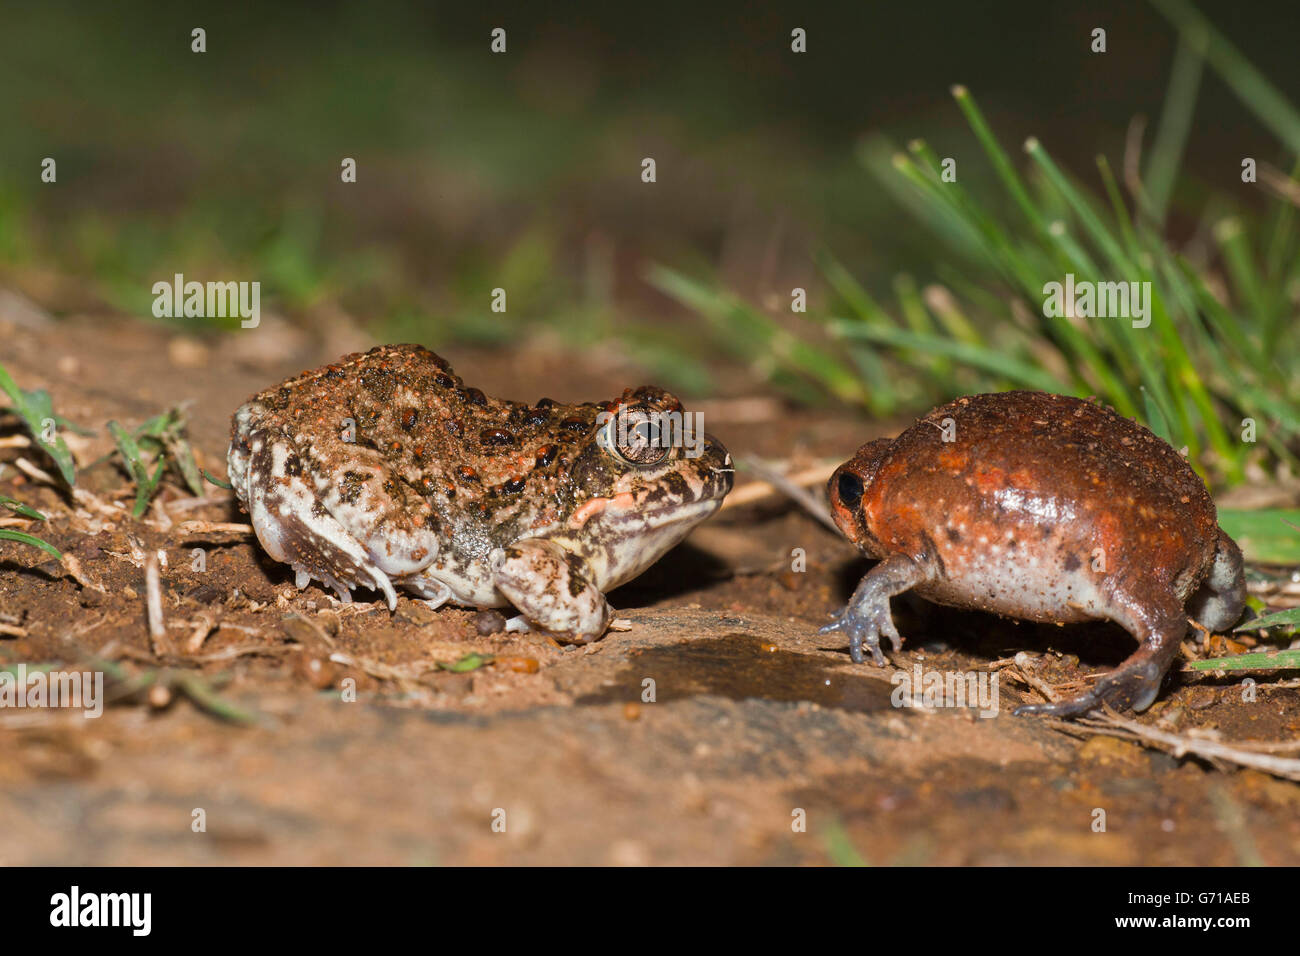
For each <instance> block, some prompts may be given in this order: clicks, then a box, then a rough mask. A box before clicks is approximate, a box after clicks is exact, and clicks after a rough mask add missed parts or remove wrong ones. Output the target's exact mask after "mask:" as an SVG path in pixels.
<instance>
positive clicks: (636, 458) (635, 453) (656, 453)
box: [601, 408, 672, 468]
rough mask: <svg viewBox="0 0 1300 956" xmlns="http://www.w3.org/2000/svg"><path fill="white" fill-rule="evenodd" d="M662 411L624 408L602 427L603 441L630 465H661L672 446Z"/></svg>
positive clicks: (607, 447) (603, 443) (602, 442)
mask: <svg viewBox="0 0 1300 956" xmlns="http://www.w3.org/2000/svg"><path fill="white" fill-rule="evenodd" d="M669 437H670V436H669V435H668V433H667V430H666V429H665V428H664V427H663V422H662V421H661V420H660V417H659V416H658V415H655V414H652V413H651V412H649V411H646V410H644V409H635V408H634V409H623V410H621V411H620V412H619V413H618V414H616V415H614V416H612V417H611V418H610V420H609V422H608V423H607V424H606V425H605V427H604V428H603V429H602V430H601V444H602V445H603V446H604V447H605V448H606V449H608V450H609V451H612V452H613V453H614V454H615V455H617V456H618V457H619V458H621V459H622V460H623V461H625V462H626V463H627V464H629V465H636V466H637V467H641V468H644V467H648V466H650V465H657V464H659V463H660V462H662V461H663V460H664V459H665V458H667V457H668V454H669V452H670V451H671V450H672V448H671V445H670V443H669Z"/></svg>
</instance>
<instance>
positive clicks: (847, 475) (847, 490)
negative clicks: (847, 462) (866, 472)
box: [835, 471, 862, 508]
mask: <svg viewBox="0 0 1300 956" xmlns="http://www.w3.org/2000/svg"><path fill="white" fill-rule="evenodd" d="M835 490H836V492H838V494H839V499H840V501H841V502H842V503H843V504H844V506H845V507H846V508H856V507H857V506H858V502H859V501H861V500H862V479H861V478H859V477H858V476H857V475H855V474H853V472H851V471H841V472H840V475H839V479H838V481H837V482H836V487H835Z"/></svg>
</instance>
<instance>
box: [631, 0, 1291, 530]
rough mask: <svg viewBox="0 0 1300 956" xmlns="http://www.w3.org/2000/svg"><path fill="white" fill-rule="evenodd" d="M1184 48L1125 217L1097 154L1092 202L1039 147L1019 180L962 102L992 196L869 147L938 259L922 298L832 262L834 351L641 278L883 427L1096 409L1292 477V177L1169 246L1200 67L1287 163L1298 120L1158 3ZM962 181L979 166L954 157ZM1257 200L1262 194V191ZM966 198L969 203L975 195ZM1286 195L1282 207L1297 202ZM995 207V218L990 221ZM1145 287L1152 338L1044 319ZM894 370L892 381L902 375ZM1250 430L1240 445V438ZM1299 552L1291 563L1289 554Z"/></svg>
mask: <svg viewBox="0 0 1300 956" xmlns="http://www.w3.org/2000/svg"><path fill="white" fill-rule="evenodd" d="M1156 5H1157V6H1158V7H1160V8H1161V9H1162V10H1163V11H1164V12H1166V13H1167V14H1168V16H1169V17H1170V19H1171V21H1172V22H1173V23H1174V24H1175V25H1176V27H1177V29H1178V31H1179V37H1180V40H1179V44H1180V45H1179V48H1178V53H1177V55H1176V57H1175V61H1174V67H1173V78H1172V80H1171V82H1170V85H1169V94H1168V97H1167V99H1166V102H1165V106H1164V111H1163V113H1162V116H1161V121H1160V124H1159V127H1158V132H1157V135H1156V137H1155V141H1154V144H1153V146H1152V148H1151V151H1150V153H1149V155H1148V157H1147V162H1146V166H1145V168H1144V169H1143V170H1141V172H1139V171H1137V169H1136V168H1135V167H1133V166H1130V167H1129V172H1128V175H1126V177H1125V178H1126V185H1127V187H1128V192H1129V198H1128V199H1126V198H1125V196H1124V195H1123V192H1122V191H1121V188H1120V185H1119V183H1118V182H1117V178H1116V175H1115V173H1114V172H1113V171H1112V165H1111V163H1110V162H1109V161H1108V160H1107V158H1106V156H1105V155H1104V154H1103V155H1099V156H1097V158H1096V173H1095V177H1096V178H1095V182H1096V183H1097V184H1098V185H1099V187H1100V189H1099V192H1100V194H1101V195H1100V198H1099V197H1098V196H1097V195H1095V194H1094V192H1093V191H1092V190H1090V189H1089V188H1087V187H1086V186H1085V185H1084V184H1083V182H1082V181H1081V180H1080V179H1078V178H1076V177H1075V176H1074V175H1072V174H1071V173H1069V172H1068V171H1067V170H1066V169H1065V168H1064V167H1063V166H1062V165H1061V164H1060V163H1059V162H1058V161H1057V160H1056V159H1054V158H1053V157H1052V156H1051V155H1050V154H1049V153H1048V151H1047V150H1046V149H1045V148H1044V146H1043V145H1042V143H1041V142H1040V141H1039V140H1038V139H1037V138H1035V137H1030V138H1029V139H1027V140H1026V141H1025V144H1024V149H1025V152H1026V153H1027V154H1028V169H1024V170H1022V168H1021V164H1018V163H1016V162H1014V161H1013V160H1012V159H1011V157H1010V156H1009V155H1008V153H1007V151H1006V150H1005V149H1004V148H1003V146H1002V145H1001V143H1000V142H999V139H998V137H997V136H996V135H995V134H994V132H993V130H992V127H991V124H990V123H989V122H988V121H987V119H986V118H985V116H984V114H983V112H982V111H981V110H980V109H979V107H978V106H977V105H976V103H975V100H974V98H973V97H972V96H971V94H970V93H969V91H968V90H966V88H964V87H960V86H958V87H954V88H953V91H952V92H953V95H954V97H955V98H956V100H957V103H958V105H959V107H960V109H961V111H962V113H963V114H964V116H965V119H966V121H967V123H968V125H969V127H970V130H971V134H972V136H973V138H974V139H975V141H976V142H977V144H978V147H979V149H980V151H982V152H983V154H984V156H985V158H986V160H987V162H988V165H989V167H990V168H991V169H992V171H993V172H994V174H995V178H996V180H997V182H998V183H999V185H1000V187H1001V192H1002V193H1003V195H1002V196H1001V197H999V196H997V195H996V192H995V191H994V190H993V189H991V188H986V187H985V186H984V185H983V184H982V183H983V181H982V180H980V179H979V178H978V176H976V177H974V181H975V183H976V187H968V186H967V185H966V183H967V182H968V181H969V179H968V177H967V176H965V174H964V173H963V175H961V176H958V177H956V178H955V179H954V178H945V176H944V175H943V165H942V160H941V158H940V154H938V153H937V152H936V151H935V150H934V149H933V148H931V147H930V146H929V145H928V144H927V143H926V142H924V141H922V140H913V141H912V142H911V143H910V145H909V147H908V149H907V151H906V152H901V151H899V150H897V149H896V148H895V147H894V146H893V145H892V144H891V143H890V141H889V140H888V139H887V138H886V137H884V136H882V135H873V136H870V137H868V138H866V139H865V140H864V142H863V144H862V147H861V149H860V151H859V156H860V158H861V160H862V162H863V164H864V166H865V167H866V169H867V170H868V171H869V172H870V173H871V174H872V175H873V176H874V177H875V179H876V181H877V182H878V183H879V185H880V186H881V187H883V188H884V189H885V190H888V191H889V192H890V193H891V194H893V195H894V196H895V198H896V199H897V200H898V201H899V202H900V203H901V204H902V205H903V206H904V207H905V208H906V209H907V210H908V211H909V212H910V213H911V214H912V216H914V217H915V218H916V219H917V220H918V221H920V222H923V223H924V224H925V225H926V227H927V229H928V230H929V231H930V233H931V235H932V236H934V237H935V238H936V239H937V240H938V242H937V244H936V245H935V247H934V251H933V253H932V259H933V266H932V267H931V268H932V269H933V275H934V278H933V280H932V281H929V282H927V283H926V284H924V285H922V284H921V283H919V282H918V281H917V280H916V279H914V278H913V277H912V276H911V275H910V274H907V273H903V274H900V275H898V276H897V277H896V278H895V280H894V282H893V289H892V292H893V300H892V302H888V303H886V300H884V299H883V298H880V297H878V296H877V295H876V294H875V293H874V292H872V291H869V289H868V287H867V286H866V285H865V284H863V283H861V282H859V281H858V279H857V278H855V277H854V275H853V274H852V272H851V271H850V269H849V268H848V267H847V266H846V265H845V264H844V263H843V262H842V261H841V260H840V259H838V258H836V257H835V256H833V255H831V254H830V253H828V252H823V253H821V254H820V255H819V257H818V258H819V264H820V267H821V270H822V272H823V274H824V276H825V278H826V280H827V282H828V283H829V285H830V286H831V288H832V289H833V290H834V302H833V304H832V305H831V306H830V308H827V309H824V310H822V311H821V312H820V314H819V315H818V316H817V318H819V319H820V320H821V321H823V322H825V324H826V326H827V331H828V332H829V334H830V336H831V337H833V338H836V339H839V340H840V341H839V343H838V344H819V343H817V341H816V340H815V339H813V338H812V336H805V337H800V338H796V337H795V336H794V335H793V334H792V333H791V332H790V331H789V330H788V329H787V327H786V325H785V323H783V322H782V321H781V320H779V319H777V318H775V317H774V316H772V315H770V314H768V313H766V312H764V311H763V310H762V309H760V308H757V307H755V306H752V305H750V304H748V303H747V302H745V301H744V300H743V299H742V298H740V297H738V296H737V295H735V294H734V293H732V292H731V291H728V290H724V289H720V288H718V287H717V285H716V284H714V283H709V282H701V281H699V280H696V279H692V278H689V277H687V276H685V275H683V274H681V273H679V272H676V271H674V270H668V269H662V268H661V269H658V270H656V271H655V272H654V273H653V274H652V278H653V281H655V282H656V283H657V284H658V285H659V287H660V288H661V289H663V290H664V291H666V292H667V293H669V294H670V295H673V296H674V297H675V298H677V299H678V300H679V301H681V302H682V303H684V304H686V305H688V306H690V307H692V308H694V309H696V310H697V311H699V312H700V313H701V314H702V315H704V316H705V317H706V318H708V319H709V320H710V323H711V324H712V326H713V327H714V328H715V329H716V330H717V331H718V338H719V340H720V341H722V342H726V343H732V344H733V346H734V347H735V348H736V350H737V351H738V353H739V354H741V355H742V356H743V357H745V358H746V359H748V360H749V361H750V362H751V363H752V364H754V365H755V367H760V368H762V369H764V370H765V371H766V372H767V373H768V376H769V379H770V380H771V381H772V382H773V383H774V384H777V385H780V386H783V387H786V388H787V389H788V390H792V389H790V384H791V383H790V381H789V380H790V379H795V380H796V381H797V382H798V383H799V386H800V390H797V391H796V390H792V391H794V393H795V394H800V395H801V394H802V393H803V392H806V391H807V389H808V388H809V387H810V386H816V387H819V388H820V389H823V390H824V391H825V392H826V393H829V394H830V395H833V396H835V397H836V398H839V399H842V400H846V401H852V402H857V403H859V404H861V405H863V406H864V407H866V408H867V409H869V410H870V411H872V412H873V413H875V414H878V415H890V414H894V413H895V412H896V411H897V410H899V409H901V408H903V407H912V406H915V405H918V404H921V403H927V404H928V403H933V402H937V401H939V400H941V399H947V398H952V397H955V396H957V395H961V394H965V393H970V392H975V391H997V390H1002V389H1007V388H1034V389H1043V390H1048V391H1055V392H1063V393H1068V394H1074V395H1078V396H1081V397H1085V396H1090V395H1096V396H1100V397H1101V398H1102V399H1104V400H1105V401H1106V402H1107V403H1109V404H1110V405H1112V406H1113V407H1114V408H1115V409H1116V410H1117V411H1118V412H1120V413H1121V414H1123V415H1126V416H1129V417H1137V418H1141V419H1143V420H1144V421H1145V422H1146V424H1147V425H1148V426H1150V427H1151V428H1152V430H1153V431H1155V432H1156V433H1157V434H1159V435H1161V436H1162V437H1164V438H1166V439H1167V440H1168V441H1170V442H1171V443H1172V444H1173V445H1174V446H1175V447H1185V448H1186V449H1187V453H1188V455H1189V457H1190V459H1191V460H1192V461H1193V462H1194V463H1195V464H1196V465H1197V467H1198V468H1201V469H1202V470H1205V471H1208V472H1210V473H1212V474H1214V475H1215V476H1216V477H1220V478H1222V479H1224V480H1225V481H1227V482H1229V483H1233V482H1238V481H1240V480H1242V479H1243V478H1244V477H1245V474H1246V470H1247V466H1248V465H1250V464H1252V463H1254V464H1256V465H1258V464H1281V465H1283V466H1285V467H1287V468H1289V469H1294V468H1295V467H1296V465H1297V453H1298V452H1300V377H1298V376H1297V375H1296V370H1297V368H1300V339H1297V337H1296V336H1295V335H1294V317H1295V314H1296V310H1297V305H1298V303H1300V234H1298V232H1300V231H1298V230H1297V228H1296V196H1297V194H1300V188H1298V186H1297V183H1296V180H1295V178H1294V176H1292V177H1287V176H1286V175H1285V174H1283V173H1281V172H1279V171H1277V169H1276V167H1272V166H1270V165H1269V163H1268V159H1273V158H1274V157H1275V156H1276V153H1277V148H1276V147H1274V148H1273V149H1272V150H1270V152H1269V154H1268V156H1267V158H1265V157H1262V156H1261V157H1259V160H1258V162H1259V168H1260V171H1261V172H1260V179H1261V183H1260V184H1259V185H1251V186H1244V185H1243V189H1254V190H1263V191H1264V194H1265V195H1269V196H1271V197H1273V198H1272V201H1271V203H1270V204H1269V206H1268V208H1267V209H1266V210H1265V211H1264V212H1263V213H1258V212H1256V211H1255V210H1253V209H1252V208H1250V207H1249V206H1248V205H1247V204H1246V203H1243V202H1239V201H1238V200H1237V199H1236V196H1235V195H1234V192H1233V189H1232V188H1231V187H1230V185H1229V184H1230V183H1231V182H1232V181H1234V180H1235V181H1237V182H1238V183H1239V182H1240V161H1238V162H1237V163H1235V164H1234V165H1233V166H1232V167H1230V168H1229V171H1228V172H1227V173H1226V174H1225V175H1223V176H1222V178H1221V186H1220V187H1219V190H1218V192H1216V193H1215V194H1214V195H1213V196H1211V197H1210V198H1209V199H1208V200H1207V201H1205V202H1204V204H1203V207H1202V209H1201V210H1200V216H1201V219H1200V221H1199V223H1198V224H1197V227H1196V228H1195V230H1194V231H1193V233H1192V239H1193V241H1189V242H1174V241H1171V240H1170V239H1169V237H1168V231H1169V229H1168V225H1169V224H1168V219H1169V216H1170V208H1171V197H1172V202H1173V204H1175V205H1176V204H1177V202H1178V195H1179V194H1178V189H1177V186H1178V177H1179V170H1180V164H1181V158H1182V155H1183V153H1184V149H1185V145H1186V139H1187V136H1188V133H1189V129H1190V125H1191V116H1192V114H1193V110H1194V102H1195V99H1196V96H1197V90H1198V87H1199V77H1200V73H1201V64H1202V62H1208V63H1209V64H1210V66H1211V67H1212V68H1213V69H1214V70H1215V71H1217V72H1219V73H1221V74H1222V75H1223V77H1224V80H1225V82H1226V83H1227V84H1228V85H1229V86H1230V88H1231V89H1233V90H1234V91H1235V92H1236V93H1237V94H1238V95H1239V96H1241V97H1242V98H1243V100H1244V101H1245V102H1246V104H1247V105H1248V106H1249V107H1250V109H1251V112H1252V113H1253V114H1254V115H1255V116H1256V117H1258V118H1259V120H1260V121H1261V122H1262V123H1263V124H1264V126H1265V127H1266V128H1267V129H1268V131H1269V132H1270V133H1272V134H1273V135H1274V136H1275V137H1276V138H1277V140H1278V141H1280V142H1281V143H1282V145H1283V147H1284V156H1285V160H1284V162H1285V167H1284V168H1288V169H1289V168H1291V167H1292V165H1293V164H1294V163H1295V161H1296V155H1297V153H1300V114H1297V113H1296V111H1295V109H1294V108H1293V107H1292V106H1291V105H1290V103H1289V102H1288V100H1287V99H1286V98H1285V97H1284V96H1283V95H1281V93H1280V92H1279V91H1278V90H1277V89H1276V88H1274V87H1273V86H1272V85H1271V84H1270V83H1268V81H1267V80H1266V79H1264V77H1263V76H1261V75H1260V74H1259V72H1258V71H1257V70H1255V68H1254V67H1252V66H1251V65H1250V64H1249V63H1248V62H1247V61H1246V60H1245V59H1244V58H1243V57H1242V56H1241V55H1240V54H1239V53H1237V52H1236V51H1235V49H1234V48H1233V47H1232V46H1231V44H1230V43H1229V42H1228V41H1227V39H1226V38H1225V37H1224V36H1223V35H1222V34H1220V33H1218V32H1217V31H1216V30H1214V28H1213V27H1212V26H1211V25H1210V24H1209V23H1208V22H1207V21H1206V20H1205V19H1204V18H1202V17H1200V16H1199V14H1197V13H1196V12H1195V11H1194V10H1193V9H1192V8H1191V7H1190V6H1188V5H1187V4H1185V3H1182V2H1179V0H1160V2H1159V3H1157V4H1156ZM962 155H963V156H964V157H967V158H963V159H962V163H961V167H962V169H963V170H969V169H971V168H972V167H973V166H974V165H975V163H974V160H973V159H972V158H969V153H966V152H963V153H962ZM1266 183H1272V185H1271V187H1270V188H1267V189H1266V188H1265V184H1266ZM977 188H978V191H977ZM1292 190H1295V191H1294V192H1292ZM1007 206H1009V207H1010V209H1009V210H1008V209H1006V208H1004V207H1007ZM1067 274H1072V275H1074V276H1075V277H1076V278H1077V279H1078V280H1080V282H1116V281H1118V282H1123V283H1130V282H1140V283H1149V284H1150V290H1151V291H1150V303H1149V316H1148V318H1149V327H1134V325H1133V323H1132V322H1130V321H1129V319H1128V318H1126V317H1121V318H1115V317H1110V318H1080V317H1059V316H1057V317H1051V316H1048V315H1047V314H1046V309H1045V306H1044V301H1045V293H1046V291H1047V290H1046V288H1045V287H1046V284H1047V283H1051V282H1056V283H1062V282H1063V281H1064V279H1065V276H1066V275H1067ZM900 368H901V369H903V370H905V371H904V372H903V373H902V374H900ZM1247 419H1250V420H1251V421H1253V422H1254V423H1255V426H1254V428H1253V429H1251V431H1253V435H1254V437H1247V436H1246V431H1247V429H1246V420H1247ZM1290 550H1291V552H1294V551H1295V548H1294V545H1293V546H1292V548H1291V549H1290Z"/></svg>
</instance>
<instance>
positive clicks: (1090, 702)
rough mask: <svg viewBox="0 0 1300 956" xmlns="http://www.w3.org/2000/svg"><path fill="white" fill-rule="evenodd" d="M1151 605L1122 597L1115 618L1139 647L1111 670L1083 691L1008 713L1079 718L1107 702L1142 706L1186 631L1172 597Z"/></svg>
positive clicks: (1146, 704)
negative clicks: (1138, 643)
mask: <svg viewBox="0 0 1300 956" xmlns="http://www.w3.org/2000/svg"><path fill="white" fill-rule="evenodd" d="M1161 603H1162V605H1167V606H1162V607H1160V608H1159V609H1155V610H1153V609H1151V608H1150V607H1149V606H1147V605H1144V604H1142V603H1140V602H1137V601H1130V602H1126V603H1125V604H1124V605H1123V608H1124V613H1122V614H1120V615H1119V616H1118V617H1117V618H1116V623H1118V624H1121V625H1123V626H1124V627H1125V629H1127V630H1128V631H1129V633H1131V634H1133V635H1134V636H1136V637H1138V639H1139V640H1140V641H1141V647H1139V648H1138V650H1137V651H1136V652H1135V653H1134V654H1132V655H1131V656H1130V657H1129V658H1128V659H1127V660H1125V661H1124V663H1122V664H1120V665H1119V667H1116V668H1115V669H1114V670H1113V671H1110V672H1109V673H1107V674H1103V675H1102V676H1101V679H1100V680H1098V681H1097V683H1096V684H1094V685H1093V687H1092V689H1091V690H1089V691H1088V692H1087V693H1084V694H1079V695H1078V696H1077V697H1071V698H1069V699H1068V700H1062V701H1056V702H1055V703H1048V704H1024V705H1022V706H1020V707H1017V708H1016V709H1015V710H1014V711H1012V713H1013V714H1014V715H1015V716H1017V717H1021V716H1025V715H1028V714H1038V715H1042V716H1047V717H1078V716H1079V715H1081V714H1086V713H1088V712H1089V711H1091V710H1099V709H1100V708H1101V705H1102V704H1108V705H1109V706H1111V707H1114V708H1115V709H1117V710H1126V709H1128V710H1133V711H1136V712H1138V713H1140V712H1142V711H1144V710H1146V709H1147V708H1148V707H1150V706H1151V704H1152V703H1153V702H1154V701H1155V699H1156V697H1158V696H1159V695H1160V685H1161V683H1162V682H1163V681H1164V676H1165V674H1166V673H1167V672H1168V670H1169V665H1170V664H1172V663H1173V660H1174V657H1175V656H1177V654H1178V645H1179V643H1180V642H1181V641H1182V639H1183V635H1184V634H1186V633H1187V619H1186V618H1185V617H1184V616H1183V614H1182V610H1181V608H1178V606H1177V603H1176V602H1175V600H1174V599H1173V598H1172V597H1171V598H1170V600H1169V601H1167V602H1161Z"/></svg>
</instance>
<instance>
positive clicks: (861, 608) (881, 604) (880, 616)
mask: <svg viewBox="0 0 1300 956" xmlns="http://www.w3.org/2000/svg"><path fill="white" fill-rule="evenodd" d="M836 631H840V632H842V633H844V634H847V635H848V636H849V655H850V656H851V657H852V658H853V663H855V664H861V663H862V661H863V655H862V645H863V644H864V643H865V644H866V645H867V650H869V651H871V659H872V660H873V661H875V663H876V666H877V667H884V666H885V664H886V663H887V661H886V660H885V655H884V654H883V653H881V650H880V635H881V634H884V635H885V636H886V637H888V638H889V640H890V643H892V644H893V645H894V653H895V654H897V653H898V652H899V651H900V650H902V647H903V639H902V638H901V637H899V635H898V629H897V628H895V627H894V618H893V617H892V615H890V613H889V598H888V597H887V596H886V597H882V598H881V599H880V600H879V601H878V602H877V603H875V604H869V605H860V604H857V603H855V602H853V601H850V602H849V603H848V604H847V605H846V606H845V608H844V610H842V611H841V612H840V613H839V614H837V615H836V617H835V620H833V621H831V622H830V623H829V624H827V625H826V626H825V627H823V628H821V629H819V630H818V632H817V633H818V634H833V633H835V632H836Z"/></svg>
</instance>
